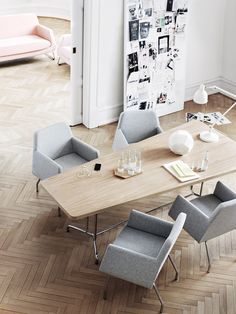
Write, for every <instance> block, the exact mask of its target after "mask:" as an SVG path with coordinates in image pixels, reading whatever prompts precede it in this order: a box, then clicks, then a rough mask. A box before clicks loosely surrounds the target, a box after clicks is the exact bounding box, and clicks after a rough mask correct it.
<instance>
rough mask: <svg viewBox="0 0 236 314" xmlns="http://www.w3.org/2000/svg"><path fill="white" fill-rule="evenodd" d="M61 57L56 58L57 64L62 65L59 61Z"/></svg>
mask: <svg viewBox="0 0 236 314" xmlns="http://www.w3.org/2000/svg"><path fill="white" fill-rule="evenodd" d="M60 60H61V58H60V57H59V58H58V60H57V65H62V63H60Z"/></svg>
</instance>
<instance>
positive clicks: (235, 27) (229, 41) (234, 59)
mask: <svg viewBox="0 0 236 314" xmlns="http://www.w3.org/2000/svg"><path fill="white" fill-rule="evenodd" d="M235 18H236V1H235V0H227V3H226V10H225V28H224V36H223V58H222V60H223V62H222V80H223V84H224V87H225V88H228V89H229V90H230V91H231V92H234V93H236V39H235V38H236V22H235Z"/></svg>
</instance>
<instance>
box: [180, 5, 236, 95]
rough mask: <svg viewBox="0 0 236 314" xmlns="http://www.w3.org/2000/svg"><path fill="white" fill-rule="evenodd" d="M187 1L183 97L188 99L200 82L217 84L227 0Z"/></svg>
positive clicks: (220, 67) (219, 72) (220, 71)
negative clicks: (187, 15) (184, 90)
mask: <svg viewBox="0 0 236 314" xmlns="http://www.w3.org/2000/svg"><path fill="white" fill-rule="evenodd" d="M230 1H231V0H230ZM233 1H235V0H232V2H233ZM189 3H190V10H189V19H188V31H187V66H186V70H187V74H186V99H191V97H192V95H193V92H194V91H195V89H196V87H197V86H198V85H199V84H200V83H202V82H204V83H207V82H208V83H209V84H219V79H220V76H221V75H222V52H223V33H224V15H225V3H226V0H214V1H212V0H189Z"/></svg>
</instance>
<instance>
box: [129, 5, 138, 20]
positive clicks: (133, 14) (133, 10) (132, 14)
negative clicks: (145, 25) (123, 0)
mask: <svg viewBox="0 0 236 314" xmlns="http://www.w3.org/2000/svg"><path fill="white" fill-rule="evenodd" d="M137 19H138V8H137V4H132V5H130V6H129V20H130V21H133V20H137Z"/></svg>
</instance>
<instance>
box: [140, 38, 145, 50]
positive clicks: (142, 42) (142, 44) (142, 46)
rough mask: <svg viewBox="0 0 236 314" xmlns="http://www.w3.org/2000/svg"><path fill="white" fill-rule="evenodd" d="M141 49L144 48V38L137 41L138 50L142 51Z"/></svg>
mask: <svg viewBox="0 0 236 314" xmlns="http://www.w3.org/2000/svg"><path fill="white" fill-rule="evenodd" d="M143 49H146V41H145V40H141V41H140V42H139V50H140V51H142V50H143Z"/></svg>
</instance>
